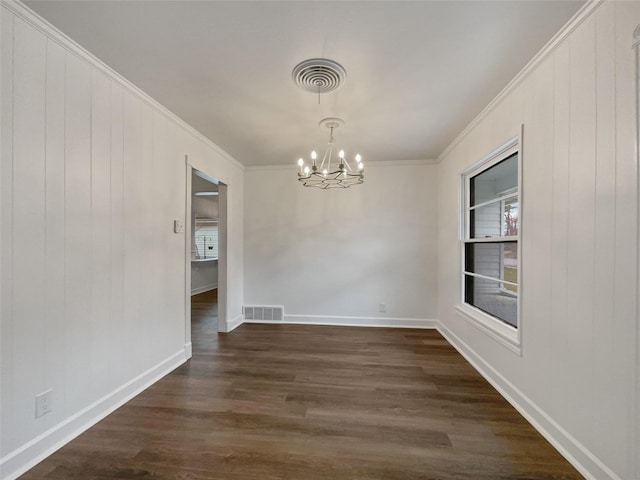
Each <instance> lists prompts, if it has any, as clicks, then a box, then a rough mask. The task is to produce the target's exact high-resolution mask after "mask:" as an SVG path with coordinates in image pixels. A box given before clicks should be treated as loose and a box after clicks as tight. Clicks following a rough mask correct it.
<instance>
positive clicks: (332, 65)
mask: <svg viewBox="0 0 640 480" xmlns="http://www.w3.org/2000/svg"><path fill="white" fill-rule="evenodd" d="M291 77H292V78H293V81H294V82H296V85H298V86H299V87H300V88H303V89H305V90H307V91H309V92H313V93H327V92H331V91H333V90H335V89H336V88H338V87H339V86H340V85H341V84H342V82H344V80H345V78H347V71H346V70H345V69H344V68H343V67H342V65H340V64H339V63H338V62H334V61H333V60H329V59H326V58H311V59H309V60H305V61H304V62H300V63H299V64H298V65H296V66H295V68H294V69H293V72H291Z"/></svg>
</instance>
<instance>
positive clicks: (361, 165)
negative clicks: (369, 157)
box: [358, 162, 364, 170]
mask: <svg viewBox="0 0 640 480" xmlns="http://www.w3.org/2000/svg"><path fill="white" fill-rule="evenodd" d="M358 170H364V163H362V162H360V163H359V164H358Z"/></svg>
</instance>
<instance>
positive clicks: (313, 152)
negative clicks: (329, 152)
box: [311, 150, 318, 160]
mask: <svg viewBox="0 0 640 480" xmlns="http://www.w3.org/2000/svg"><path fill="white" fill-rule="evenodd" d="M316 158H318V154H317V153H316V151H315V150H314V151H312V152H311V160H315V159H316Z"/></svg>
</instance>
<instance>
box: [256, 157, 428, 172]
mask: <svg viewBox="0 0 640 480" xmlns="http://www.w3.org/2000/svg"><path fill="white" fill-rule="evenodd" d="M437 164H438V160H437V159H435V158H434V159H426V160H384V161H380V162H368V163H366V164H365V169H366V168H373V167H408V166H413V165H437ZM297 168H298V166H297V165H296V163H295V162H294V163H292V164H291V165H248V166H246V167H244V169H245V171H247V172H253V171H258V172H259V171H265V170H267V171H269V170H275V171H279V170H291V171H294V172H296V171H297Z"/></svg>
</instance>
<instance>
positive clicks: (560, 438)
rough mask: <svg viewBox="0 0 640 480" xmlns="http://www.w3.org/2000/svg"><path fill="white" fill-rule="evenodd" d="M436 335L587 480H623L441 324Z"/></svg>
mask: <svg viewBox="0 0 640 480" xmlns="http://www.w3.org/2000/svg"><path fill="white" fill-rule="evenodd" d="M438 331H439V332H440V333H441V334H442V336H443V337H444V338H446V339H447V341H448V342H449V343H450V344H451V345H452V346H453V347H454V348H455V349H456V350H457V351H458V352H459V353H460V354H461V355H462V356H463V357H464V358H466V359H467V361H468V362H469V363H470V364H471V365H473V367H474V368H475V369H476V370H477V371H478V372H479V373H480V374H481V375H482V376H483V377H484V378H485V379H486V380H487V381H488V382H489V383H490V384H491V385H493V387H494V388H495V389H496V390H498V392H500V394H501V395H502V396H503V397H504V398H505V399H506V400H507V401H508V402H509V403H510V404H511V405H512V406H513V407H514V408H515V409H516V410H517V411H518V412H520V414H521V415H522V416H523V417H524V418H526V419H527V421H528V422H529V423H530V424H531V425H533V427H534V428H535V429H536V430H537V431H538V432H540V434H541V435H542V436H543V437H544V438H546V439H547V440H548V441H549V443H551V445H553V446H554V447H555V448H556V450H558V451H559V452H560V453H561V454H562V456H564V457H565V458H566V459H567V460H568V461H569V463H571V464H572V465H573V466H574V467H575V468H576V470H578V471H579V472H580V473H581V474H582V475H584V477H585V478H587V480H623V479H622V478H620V477H619V476H618V475H616V474H615V472H613V471H611V469H610V468H608V467H607V466H606V465H605V464H604V463H603V462H602V461H600V459H598V458H597V457H596V456H595V455H594V454H593V453H592V452H591V451H590V450H589V449H587V448H586V447H585V446H584V445H582V444H581V443H580V442H579V441H578V440H577V439H576V438H574V437H573V436H572V435H571V434H570V433H569V432H567V431H566V430H565V429H564V428H562V427H561V426H560V425H559V424H558V423H557V422H556V421H555V420H554V419H553V418H551V417H550V416H549V415H548V414H547V413H546V412H545V411H544V410H542V409H541V408H540V407H538V405H536V404H535V403H534V402H533V401H531V399H529V398H528V397H527V396H526V395H525V394H524V393H522V392H521V391H520V390H519V389H518V388H517V387H516V386H515V385H513V384H512V383H511V382H510V381H509V380H507V379H506V378H505V377H503V376H502V375H501V374H500V373H499V372H497V371H496V370H495V369H494V368H493V367H492V366H491V365H489V364H488V363H487V362H486V361H485V360H483V359H482V357H480V356H479V355H478V354H477V353H476V352H475V351H474V350H473V349H472V348H471V347H469V345H467V344H466V343H465V342H463V341H462V340H461V339H460V338H459V337H458V336H456V335H455V334H454V333H453V332H451V331H450V330H448V329H447V328H446V327H445V326H444V325H442V324H440V325H439V327H438Z"/></svg>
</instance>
